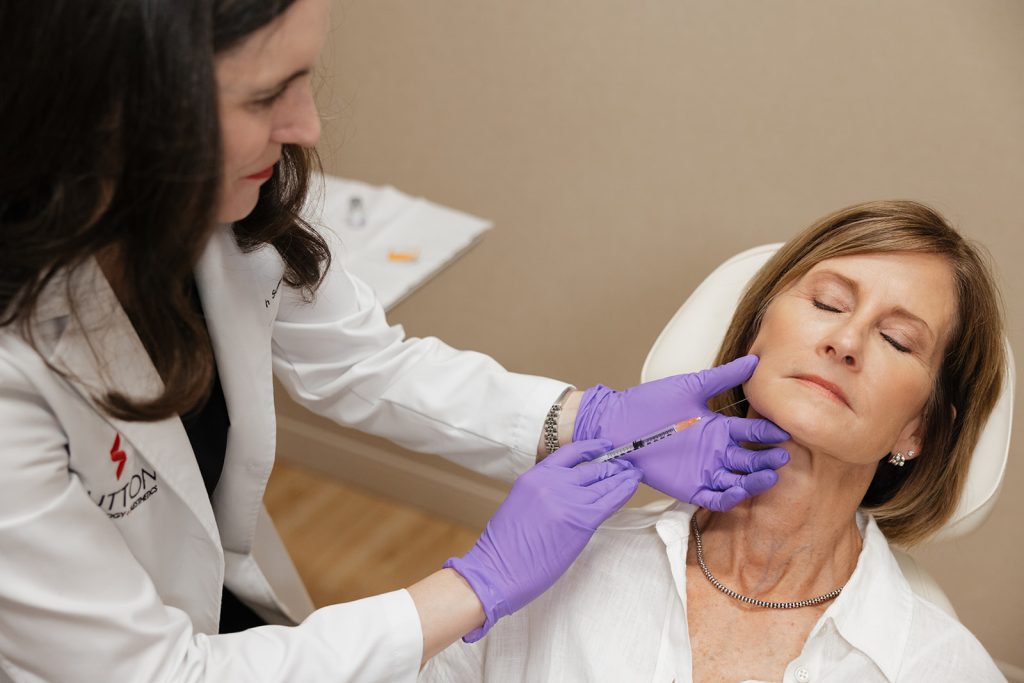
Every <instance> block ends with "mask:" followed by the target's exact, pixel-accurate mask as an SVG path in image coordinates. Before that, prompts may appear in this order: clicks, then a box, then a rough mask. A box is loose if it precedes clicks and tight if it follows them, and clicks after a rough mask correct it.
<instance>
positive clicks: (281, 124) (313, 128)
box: [270, 84, 320, 147]
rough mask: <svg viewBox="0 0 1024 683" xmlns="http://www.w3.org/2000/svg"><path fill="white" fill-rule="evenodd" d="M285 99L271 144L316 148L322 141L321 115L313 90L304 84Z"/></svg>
mask: <svg viewBox="0 0 1024 683" xmlns="http://www.w3.org/2000/svg"><path fill="white" fill-rule="evenodd" d="M285 98H286V99H285V101H284V102H282V105H283V106H282V107H281V108H280V110H279V111H278V112H277V115H276V117H275V121H274V129H273V131H272V133H271V138H270V139H271V142H275V143H277V144H280V145H299V146H301V147H312V146H314V145H315V144H316V143H317V141H319V140H320V114H319V112H318V111H317V109H316V101H315V100H314V99H313V89H312V88H311V87H310V86H309V85H308V84H304V86H303V87H299V88H295V89H294V90H293V91H292V92H289V93H287V94H286V95H285Z"/></svg>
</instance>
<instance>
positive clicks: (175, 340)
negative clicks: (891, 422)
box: [0, 0, 787, 683]
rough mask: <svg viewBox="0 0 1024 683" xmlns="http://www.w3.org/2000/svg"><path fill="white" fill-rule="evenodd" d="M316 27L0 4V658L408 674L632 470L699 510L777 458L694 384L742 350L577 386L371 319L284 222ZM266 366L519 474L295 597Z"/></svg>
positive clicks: (318, 239) (43, 665)
mask: <svg viewBox="0 0 1024 683" xmlns="http://www.w3.org/2000/svg"><path fill="white" fill-rule="evenodd" d="M328 23H329V21H328V1H327V0H292V1H289V0H276V1H275V0H230V1H229V0H212V1H211V0H91V1H88V2H87V1H81V2H79V1H76V2H50V3H23V2H18V3H4V4H3V5H2V6H0V32H2V40H0V70H2V72H3V74H4V83H5V87H4V90H5V92H4V96H3V98H2V100H0V122H2V124H3V125H2V126H0V148H2V149H3V150H4V163H3V164H2V165H0V680H3V679H5V678H6V679H8V680H12V681H29V680H32V681H37V680H45V681H112V680H121V681H217V682H218V683H220V682H224V681H321V680H323V681H403V680H412V679H414V678H415V676H416V672H417V670H418V668H419V666H420V665H421V662H422V661H424V660H425V659H426V658H428V657H430V656H432V655H433V654H435V653H436V652H438V651H439V650H440V649H442V648H443V647H445V646H446V645H447V644H449V643H451V642H452V641H453V640H455V639H456V638H458V637H461V636H464V637H466V638H467V639H468V640H473V639H476V638H479V637H481V636H482V635H483V634H484V633H485V632H486V631H487V629H488V628H490V626H491V625H493V624H494V622H495V621H497V620H498V619H500V618H501V617H502V616H504V615H507V614H509V613H511V612H513V611H515V610H516V609H518V608H520V607H522V606H523V605H524V604H526V603H527V602H529V601H530V600H531V599H533V598H534V597H536V596H537V595H539V594H540V593H541V592H543V591H544V590H545V589H546V588H548V587H549V586H550V585H552V583H554V581H555V580H557V578H558V577H559V576H560V575H561V574H562V573H563V572H564V571H565V570H566V569H567V568H568V566H569V565H570V564H571V563H572V561H573V559H575V557H576V556H577V555H578V553H579V552H580V550H581V549H582V548H583V546H584V545H585V544H586V542H587V541H588V539H589V538H590V535H591V533H592V532H593V530H594V529H596V528H597V526H598V525H600V523H601V522H602V521H603V520H604V519H606V518H607V517H608V516H609V515H610V514H611V513H612V512H614V511H615V510H616V509H618V508H619V507H620V506H621V505H622V504H623V503H624V502H625V501H626V500H627V499H628V498H629V496H630V495H631V494H632V493H633V491H634V490H635V488H636V486H637V483H638V481H639V480H640V479H641V477H642V478H643V480H644V481H645V482H647V483H649V484H650V485H652V486H654V487H656V488H658V489H660V490H662V491H664V492H666V493H669V494H670V495H673V496H675V497H677V498H682V499H684V500H688V501H692V502H696V503H698V504H700V505H703V506H705V507H712V508H715V509H725V508H728V507H731V506H732V505H735V504H736V503H737V502H739V501H740V500H741V499H743V498H746V497H747V496H749V495H755V494H757V493H759V492H761V491H763V490H765V489H767V488H768V487H770V486H771V485H772V484H773V483H774V482H775V478H776V475H775V472H774V470H775V469H776V468H778V467H780V466H781V465H783V464H784V463H785V461H786V459H787V455H786V454H785V452H784V451H781V450H780V449H768V450H761V451H757V452H754V451H750V450H746V449H744V448H741V447H740V446H739V445H738V443H739V442H740V441H759V442H777V441H781V440H783V439H784V438H786V435H785V433H784V432H782V431H781V430H779V429H778V428H777V427H775V426H774V425H772V424H771V423H768V422H765V421H761V420H740V419H726V418H721V417H716V416H714V415H713V414H711V413H709V412H708V410H707V408H706V407H705V401H706V400H707V399H708V398H709V397H710V396H712V395H714V394H716V393H719V392H720V391H722V390H724V389H726V388H728V387H731V386H734V385H736V384H738V383H739V382H742V381H744V380H746V379H747V378H748V377H749V375H750V373H751V372H752V371H753V368H754V365H755V364H756V359H755V358H744V359H740V360H738V361H736V362H734V363H730V364H728V365H725V366H722V367H720V368H716V369H714V370H711V371H707V372H705V373H700V374H697V375H688V376H680V377H676V378H670V379H667V380H663V381H661V382H656V383H651V384H648V385H642V386H640V387H636V388H634V389H631V390H629V391H626V392H621V393H619V392H614V391H612V390H610V389H607V388H606V387H602V386H597V387H594V388H592V389H590V390H588V391H587V392H578V391H573V390H571V389H570V388H568V387H567V386H566V385H565V384H564V383H561V382H557V381H554V380H549V379H544V378H539V377H529V376H524V375H517V374H513V373H509V372H507V371H505V370H504V369H502V368H501V367H500V366H499V365H498V364H497V363H495V362H494V361H493V360H491V359H490V358H488V357H486V356H483V355H480V354H475V353H470V352H462V351H456V350H453V349H451V348H450V347H448V346H446V345H444V344H443V343H441V342H440V341H438V340H436V339H430V338H428V339H405V338H403V333H402V330H401V329H400V328H397V327H391V326H389V325H388V324H387V322H386V320H385V318H384V314H383V312H382V310H381V307H380V306H379V304H378V303H377V302H376V300H375V299H374V296H373V294H372V292H371V291H370V290H369V289H368V288H367V286H366V285H365V284H363V283H361V282H359V281H358V280H356V279H354V278H352V277H351V276H350V275H349V274H347V273H346V272H345V271H344V270H343V269H342V268H341V267H340V266H339V265H338V263H337V261H332V259H331V252H332V251H333V250H334V249H335V248H337V246H338V245H337V243H336V238H335V237H334V236H333V235H332V234H331V233H330V231H329V230H325V231H323V232H322V233H321V232H317V231H316V230H314V229H312V228H311V227H310V226H308V225H306V224H305V223H303V222H302V220H301V219H299V218H298V216H297V211H298V208H299V207H300V206H301V205H302V202H303V197H304V192H305V188H306V183H307V179H308V175H309V170H310V165H311V163H312V162H313V159H314V157H313V156H312V152H310V151H309V150H310V148H312V146H313V145H314V144H315V143H316V142H317V138H318V135H319V123H318V119H317V114H316V110H315V108H314V104H313V98H312V94H311V86H310V72H311V70H312V69H313V66H314V64H315V62H316V59H317V56H318V54H319V51H320V48H321V45H322V43H323V40H324V36H325V30H326V27H327V26H328ZM272 374H273V375H274V376H277V377H278V378H279V379H280V381H281V383H282V384H283V385H284V386H285V387H286V389H287V390H288V391H289V392H290V394H291V395H292V396H293V397H294V398H295V399H296V400H297V401H298V402H300V403H302V404H303V405H305V406H307V407H308V408H309V409H311V410H313V411H315V412H317V413H319V414H321V415H325V416H328V417H331V418H332V419H334V420H336V421H338V422H339V423H342V424H346V425H350V426H354V427H356V428H359V429H362V430H365V431H368V432H372V433H374V434H379V435H383V436H386V437H388V438H390V439H392V440H394V441H396V442H397V443H400V444H402V445H404V446H407V447H410V448H414V449H418V450H421V451H429V452H437V453H443V454H444V455H445V456H446V457H448V458H450V459H452V460H454V461H456V462H458V463H461V464H463V465H465V466H467V467H471V468H473V469H475V470H477V471H479V472H483V473H486V474H489V475H493V476H496V477H503V478H505V479H513V478H515V477H516V476H517V475H520V474H521V475H522V476H519V478H518V479H517V480H516V483H515V484H514V486H513V488H512V491H511V493H510V494H509V497H508V499H507V500H506V501H505V502H504V503H503V504H502V506H501V507H500V508H499V510H498V511H497V512H496V514H495V516H494V518H493V519H492V520H491V521H490V522H489V523H488V525H487V529H486V530H485V532H484V534H483V535H482V536H481V538H480V540H479V541H478V542H477V544H476V545H475V546H474V548H473V549H471V550H470V551H469V552H468V553H467V554H466V555H465V556H463V557H460V558H453V559H452V560H450V561H449V562H448V563H447V564H446V567H445V568H443V569H440V570H439V571H437V572H435V573H434V574H432V575H430V576H428V577H426V578H424V579H423V580H422V581H420V582H418V583H416V584H415V585H413V586H410V587H409V588H408V589H407V590H400V591H396V592H393V593H390V594H386V595H381V596H376V597H372V598H368V599H365V600H360V601H357V602H354V603H348V604H341V605H329V606H326V607H323V608H321V609H318V610H314V609H313V606H312V604H311V603H310V600H309V597H308V596H307V594H306V592H305V590H304V589H303V587H302V584H301V582H300V581H299V578H298V575H297V574H296V572H295V569H294V567H293V566H292V564H291V562H290V560H289V559H288V556H287V554H286V553H285V551H284V548H283V546H282V544H281V542H280V539H279V538H278V536H277V534H276V532H275V531H274V528H273V525H272V523H271V521H270V519H269V518H268V517H267V514H266V512H265V510H264V508H263V505H262V493H263V489H264V486H265V484H266V482H267V478H268V476H269V475H270V471H271V468H272V466H273V461H274V451H275V445H274V444H275V427H274V402H273V393H272V382H271V377H272ZM698 414H700V415H704V416H705V418H706V419H704V420H702V421H701V422H699V423H697V425H695V426H694V427H691V428H690V429H687V430H686V431H685V432H682V433H680V434H678V435H676V436H674V437H672V438H670V439H668V440H666V441H663V442H661V443H659V444H657V445H655V446H652V447H650V448H647V449H644V450H643V451H642V452H641V454H640V455H638V457H632V458H631V459H630V461H627V460H626V459H620V461H612V462H608V463H603V464H599V465H586V466H584V467H579V468H574V466H575V465H576V464H579V463H581V462H583V461H584V460H587V459H590V458H593V457H595V456H596V455H598V454H600V453H601V452H604V451H606V450H607V449H608V448H610V447H611V446H612V445H613V444H617V443H621V442H624V441H626V440H628V439H630V438H633V437H636V436H638V435H641V434H645V433H647V432H650V431H653V430H654V429H657V428H660V427H662V426H664V425H666V424H670V423H672V422H674V421H677V420H679V419H683V418H685V417H692V416H694V415H698ZM549 454H550V455H549ZM544 456H547V457H544ZM537 460H540V462H539V464H536V465H535V464H534V463H535V462H536V461H537Z"/></svg>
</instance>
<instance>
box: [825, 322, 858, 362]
mask: <svg viewBox="0 0 1024 683" xmlns="http://www.w3.org/2000/svg"><path fill="white" fill-rule="evenodd" d="M863 344H864V335H863V333H862V332H861V330H859V329H858V326H857V325H853V324H846V325H841V326H838V327H836V328H835V329H834V330H832V331H831V333H830V334H828V335H826V337H825V339H823V340H822V347H821V350H822V351H823V352H824V353H825V355H826V356H828V357H829V358H830V359H833V360H835V361H838V362H840V363H842V364H843V365H845V366H847V367H849V368H851V369H860V365H861V351H862V348H863Z"/></svg>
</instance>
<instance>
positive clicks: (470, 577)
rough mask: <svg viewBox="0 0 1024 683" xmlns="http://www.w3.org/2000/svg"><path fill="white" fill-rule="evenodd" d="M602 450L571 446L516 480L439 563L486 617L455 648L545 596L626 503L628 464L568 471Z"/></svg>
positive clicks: (635, 476)
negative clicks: (469, 542) (465, 543)
mask: <svg viewBox="0 0 1024 683" xmlns="http://www.w3.org/2000/svg"><path fill="white" fill-rule="evenodd" d="M610 449H611V444H610V443H608V442H607V441H580V442H577V443H571V444H568V445H566V446H563V447H562V448H559V449H558V450H557V451H555V452H554V453H552V454H551V455H550V456H548V457H547V458H545V459H544V460H543V461H542V462H541V463H539V464H537V465H535V466H533V467H532V468H531V469H529V470H527V471H526V472H524V473H523V474H522V475H520V477H519V478H518V479H516V481H515V483H514V484H513V485H512V490H511V491H510V492H509V494H508V498H506V499H505V502H503V503H502V504H501V507H499V508H498V510H497V512H495V513H494V516H493V517H492V518H491V520H490V521H489V522H487V528H486V529H484V533H483V534H482V535H481V536H480V539H479V540H478V541H477V542H476V545H474V546H473V548H472V549H470V551H469V552H468V553H466V554H465V556H463V557H453V558H451V559H450V560H448V561H447V562H446V563H445V565H444V566H445V567H451V568H453V569H454V570H455V571H457V572H458V573H459V574H461V575H462V577H463V578H464V579H466V581H467V582H468V583H469V585H470V586H471V587H472V588H473V591H474V592H475V593H476V594H477V597H478V598H480V602H481V604H482V605H483V608H484V613H485V614H486V615H487V620H486V621H485V622H484V625H483V626H482V627H481V628H479V629H477V630H475V631H473V632H472V633H469V634H467V635H466V636H465V637H464V638H463V640H465V641H466V642H467V643H472V642H476V641H477V640H479V639H480V638H483V637H484V635H485V634H486V633H487V631H488V630H490V628H491V627H492V626H493V625H494V624H495V622H497V621H498V619H500V618H501V617H503V616H507V615H509V614H511V613H513V612H515V611H516V610H518V609H520V608H521V607H523V606H525V605H526V604H527V603H529V602H530V601H531V600H533V599H534V598H536V597H537V596H538V595H540V594H541V593H543V592H544V591H546V590H547V589H548V588H550V587H551V586H552V584H554V583H555V581H557V580H558V578H559V577H560V576H561V575H562V574H563V573H565V571H566V570H567V569H568V568H569V566H570V565H571V564H572V563H573V561H574V560H575V559H576V557H577V556H579V554H580V552H582V550H583V548H584V546H586V545H587V542H588V541H589V540H590V537H591V536H592V535H593V534H594V531H595V530H596V529H597V527H598V526H600V525H601V523H602V522H604V521H605V520H606V519H608V517H610V516H611V515H612V513H613V512H615V511H616V510H618V509H619V508H620V507H622V506H623V505H624V504H625V503H626V501H627V500H629V498H630V496H632V495H633V493H634V492H635V491H636V489H637V486H639V483H640V476H641V474H640V471H639V470H638V469H636V468H635V467H634V466H633V465H632V464H630V463H628V462H624V461H623V462H617V461H609V462H605V463H597V464H594V465H588V466H586V467H579V468H576V469H573V468H574V466H575V465H577V464H579V463H581V462H584V461H586V460H590V459H592V458H594V457H597V456H599V455H601V454H602V453H606V452H607V451H609V450H610Z"/></svg>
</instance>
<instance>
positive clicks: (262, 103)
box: [249, 89, 284, 109]
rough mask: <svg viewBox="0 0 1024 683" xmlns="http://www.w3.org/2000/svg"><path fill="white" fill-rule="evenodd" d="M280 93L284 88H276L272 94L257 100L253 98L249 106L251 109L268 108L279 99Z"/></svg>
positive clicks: (282, 92) (281, 93)
mask: <svg viewBox="0 0 1024 683" xmlns="http://www.w3.org/2000/svg"><path fill="white" fill-rule="evenodd" d="M282 95H284V89H282V90H278V91H277V92H275V93H274V94H272V95H269V96H267V97H263V98H261V99H258V100H253V101H252V102H250V103H249V106H251V107H252V108H253V109H270V108H271V107H272V106H274V103H275V102H277V101H278V100H279V99H281V96H282Z"/></svg>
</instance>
